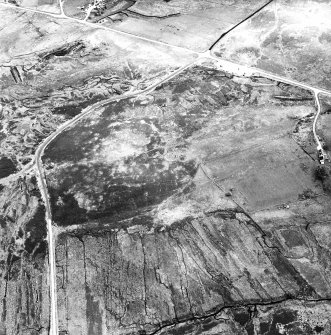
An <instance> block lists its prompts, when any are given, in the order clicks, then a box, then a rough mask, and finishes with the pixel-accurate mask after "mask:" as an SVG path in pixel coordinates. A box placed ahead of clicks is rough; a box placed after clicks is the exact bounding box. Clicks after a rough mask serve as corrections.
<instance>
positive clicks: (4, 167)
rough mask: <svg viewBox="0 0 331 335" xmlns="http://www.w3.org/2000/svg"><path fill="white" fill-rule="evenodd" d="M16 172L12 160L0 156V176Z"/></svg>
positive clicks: (3, 176)
mask: <svg viewBox="0 0 331 335" xmlns="http://www.w3.org/2000/svg"><path fill="white" fill-rule="evenodd" d="M14 172H16V166H15V164H14V163H13V161H12V160H11V159H9V158H7V157H1V158H0V178H5V177H8V176H9V175H11V174H12V173H14Z"/></svg>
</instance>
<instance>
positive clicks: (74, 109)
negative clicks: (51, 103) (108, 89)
mask: <svg viewBox="0 0 331 335" xmlns="http://www.w3.org/2000/svg"><path fill="white" fill-rule="evenodd" d="M102 99H104V96H101V95H100V96H94V97H93V98H92V99H90V100H85V101H82V102H80V103H78V104H77V103H75V102H72V103H68V104H66V105H63V106H60V107H55V108H53V110H52V112H53V113H54V114H61V115H66V116H67V117H69V118H73V117H74V116H76V115H78V114H79V113H80V112H81V111H82V110H83V109H85V108H87V107H88V106H90V105H92V104H94V103H96V102H98V101H99V100H102Z"/></svg>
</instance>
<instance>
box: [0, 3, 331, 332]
mask: <svg viewBox="0 0 331 335" xmlns="http://www.w3.org/2000/svg"><path fill="white" fill-rule="evenodd" d="M0 5H1V6H7V7H13V8H15V9H19V10H22V11H28V12H33V13H38V14H43V15H48V16H51V17H54V18H57V19H68V20H71V21H75V22H79V23H80V24H85V25H88V26H92V27H94V28H99V29H104V30H109V31H112V32H115V33H117V34H121V35H126V36H130V37H134V38H137V39H140V40H144V41H148V42H152V43H154V44H158V45H164V46H167V47H171V48H173V49H177V50H178V49H179V50H185V51H186V52H189V53H190V54H191V55H197V58H196V59H195V60H194V61H193V62H190V63H189V64H187V65H185V66H183V67H181V68H179V69H178V70H176V71H174V72H173V73H171V74H170V75H168V76H166V77H165V78H163V79H162V80H160V81H159V82H157V83H155V84H153V85H150V86H149V87H147V88H145V89H144V90H138V91H135V92H131V93H126V94H123V95H122V96H115V97H112V98H109V99H106V100H103V101H101V102H97V103H95V104H93V105H91V106H89V107H88V108H86V109H84V110H83V111H82V112H81V113H80V114H79V115H77V116H76V117H74V118H73V119H71V120H69V121H67V122H65V123H64V124H62V125H61V126H60V127H59V128H58V129H57V130H56V131H55V132H54V133H52V134H51V135H50V136H48V137H47V138H46V139H45V140H44V141H43V142H42V143H41V144H40V145H39V147H38V148H37V150H36V153H35V156H34V160H33V161H32V162H30V163H29V166H28V167H27V168H24V169H23V170H22V171H20V172H19V173H18V174H23V173H26V172H27V171H29V169H31V168H33V167H36V170H37V177H38V185H39V188H40V192H41V195H42V199H43V201H44V204H45V209H46V222H47V231H48V243H49V277H48V278H49V287H50V332H49V334H50V335H58V315H57V292H56V260H55V245H56V237H57V234H56V228H55V227H54V225H53V221H52V212H51V205H50V199H49V194H48V189H47V183H46V179H45V172H44V168H43V164H42V156H43V154H44V151H45V149H46V148H47V146H48V145H49V144H50V143H51V142H52V141H53V140H54V139H55V138H57V137H58V136H59V135H60V134H61V133H62V132H63V131H65V130H66V129H68V128H69V127H70V126H73V125H75V124H76V123H77V122H78V121H79V120H81V119H82V118H84V117H85V116H87V115H88V114H90V113H92V112H93V111H95V110H96V109H98V108H101V107H103V106H105V105H107V104H109V103H111V102H114V101H120V100H123V99H128V98H132V97H135V96H139V95H141V94H146V93H149V92H151V91H152V90H154V89H155V88H156V87H157V86H159V85H161V84H162V83H164V82H166V81H168V80H170V79H171V78H173V77H175V76H177V75H178V74H180V73H181V72H183V71H184V70H186V69H187V68H189V67H191V66H192V65H194V64H198V63H199V62H200V61H202V60H206V59H207V60H208V59H211V60H213V61H215V62H216V63H217V64H218V65H219V67H220V69H222V70H224V71H226V72H230V73H233V74H235V75H240V76H247V77H250V76H260V77H265V78H268V79H272V80H275V81H278V82H283V83H286V84H289V85H293V86H297V87H301V88H304V89H306V90H309V91H312V92H313V93H314V96H315V100H316V105H317V112H316V115H315V118H314V123H313V133H314V138H315V141H316V143H317V146H318V147H321V143H320V140H319V138H318V136H317V134H316V123H317V120H318V117H319V115H320V113H321V105H320V101H319V95H320V94H325V95H329V96H331V92H329V91H327V90H324V89H320V88H317V87H313V86H310V85H307V84H304V83H301V82H298V81H295V80H291V79H288V78H284V77H280V76H277V75H274V74H272V73H269V72H266V71H263V70H259V69H256V68H250V67H246V66H242V65H239V64H236V63H233V62H229V61H226V60H223V59H220V58H218V57H215V56H214V55H213V54H212V52H211V51H210V50H206V51H204V52H200V53H199V52H194V51H192V50H189V49H186V48H182V47H178V46H173V45H169V44H167V43H163V42H160V41H155V40H151V39H148V38H145V37H141V36H136V35H133V34H130V33H125V32H121V31H118V30H116V29H112V28H109V27H105V26H101V25H99V24H96V23H91V22H87V21H83V20H79V19H75V18H70V17H67V16H65V15H64V13H63V8H62V2H61V0H60V8H61V14H59V15H58V14H52V13H48V12H43V11H39V10H34V9H30V8H21V7H17V6H14V5H11V4H7V3H1V4H0ZM18 174H16V175H13V176H17V175H18ZM8 178H9V177H8ZM0 181H1V180H0Z"/></svg>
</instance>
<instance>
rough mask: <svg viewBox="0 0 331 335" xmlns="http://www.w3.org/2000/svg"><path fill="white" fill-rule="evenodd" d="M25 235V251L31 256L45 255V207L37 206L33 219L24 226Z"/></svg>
mask: <svg viewBox="0 0 331 335" xmlns="http://www.w3.org/2000/svg"><path fill="white" fill-rule="evenodd" d="M25 233H26V235H27V238H26V240H25V244H24V248H25V250H26V251H27V252H28V253H29V254H30V255H33V256H36V255H37V254H41V255H43V256H45V255H46V249H47V242H46V237H47V228H46V221H45V207H44V206H43V205H39V206H38V209H37V211H36V213H35V214H34V215H33V218H32V219H31V220H30V221H29V222H28V223H27V224H26V226H25Z"/></svg>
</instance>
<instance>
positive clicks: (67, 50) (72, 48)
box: [39, 41, 85, 60]
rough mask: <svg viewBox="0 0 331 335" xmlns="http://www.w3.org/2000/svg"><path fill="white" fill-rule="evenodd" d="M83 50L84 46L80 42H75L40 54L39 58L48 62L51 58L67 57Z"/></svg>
mask: <svg viewBox="0 0 331 335" xmlns="http://www.w3.org/2000/svg"><path fill="white" fill-rule="evenodd" d="M84 48H85V45H84V43H83V42H82V41H76V42H73V43H68V44H66V45H63V46H61V47H59V48H56V49H53V50H51V51H48V52H44V53H41V54H40V55H39V57H40V58H42V59H43V60H49V59H51V58H53V57H63V56H67V55H69V54H71V53H73V52H78V51H80V50H83V49H84Z"/></svg>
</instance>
